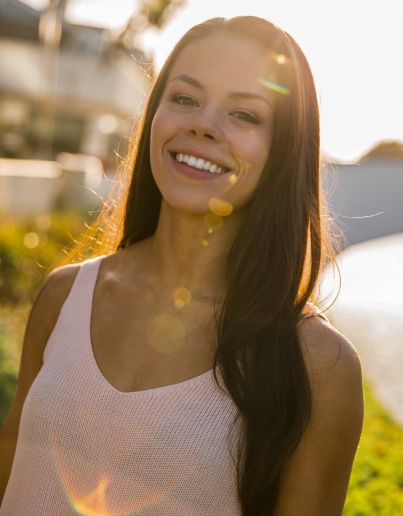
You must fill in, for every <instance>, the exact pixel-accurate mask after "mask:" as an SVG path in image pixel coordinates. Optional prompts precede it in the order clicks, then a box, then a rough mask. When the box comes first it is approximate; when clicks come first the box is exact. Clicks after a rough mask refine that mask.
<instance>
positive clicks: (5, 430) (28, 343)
mask: <svg viewBox="0 0 403 516" xmlns="http://www.w3.org/2000/svg"><path fill="white" fill-rule="evenodd" d="M77 267H78V266H77V265H67V266H64V267H60V268H57V269H55V270H53V271H52V272H51V273H50V274H49V275H48V276H47V277H46V278H45V280H44V282H43V283H42V286H41V288H40V290H39V293H38V295H37V297H36V299H35V301H34V303H33V305H32V307H31V311H30V314H29V317H28V322H27V325H26V328H25V334H24V342H23V348H22V354H21V361H20V370H19V374H18V380H17V389H16V393H15V396H14V400H13V402H12V404H11V407H10V410H9V412H8V415H7V418H6V419H5V422H4V424H3V427H2V429H1V431H0V463H1V468H0V503H1V501H2V500H3V497H4V493H5V490H6V487H7V483H8V480H9V477H10V473H11V467H12V463H13V460H14V453H15V448H16V444H17V437H18V427H19V424H20V418H21V412H22V408H23V405H24V401H25V398H26V396H27V394H28V391H29V389H30V387H31V385H32V383H33V381H34V380H35V378H36V376H37V374H38V373H39V370H40V369H41V367H42V357H43V351H44V349H45V346H46V343H47V341H48V339H49V336H50V334H51V333H52V330H53V328H54V326H55V324H56V321H57V318H58V316H59V313H60V310H61V307H62V305H63V303H64V300H65V299H66V297H67V295H68V293H69V291H70V289H71V286H72V284H73V282H74V278H75V275H76V273H77Z"/></svg>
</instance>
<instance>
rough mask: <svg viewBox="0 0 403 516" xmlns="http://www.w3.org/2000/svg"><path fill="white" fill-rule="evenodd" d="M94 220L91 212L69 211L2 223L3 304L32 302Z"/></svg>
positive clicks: (0, 298) (0, 279)
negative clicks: (86, 224) (76, 239)
mask: <svg viewBox="0 0 403 516" xmlns="http://www.w3.org/2000/svg"><path fill="white" fill-rule="evenodd" d="M90 219H91V217H90V215H89V214H88V213H77V212H68V211H66V212H54V213H49V214H43V215H39V216H37V217H33V218H31V219H28V220H26V221H24V222H12V221H4V220H3V221H0V305H19V304H24V303H27V302H30V303H32V302H33V300H34V297H35V295H36V292H37V289H38V286H39V284H40V283H41V282H42V280H43V278H44V277H45V276H46V275H47V273H48V272H49V271H50V270H51V269H52V268H53V265H54V264H55V263H56V262H57V260H58V259H60V257H61V256H64V255H65V253H63V250H65V249H69V248H71V247H72V245H73V243H74V239H75V238H78V236H79V234H80V232H81V231H83V230H84V229H85V223H90V222H91V220H90Z"/></svg>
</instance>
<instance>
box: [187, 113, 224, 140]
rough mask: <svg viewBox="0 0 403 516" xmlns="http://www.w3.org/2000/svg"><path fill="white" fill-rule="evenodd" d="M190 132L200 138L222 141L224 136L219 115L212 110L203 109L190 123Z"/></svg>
mask: <svg viewBox="0 0 403 516" xmlns="http://www.w3.org/2000/svg"><path fill="white" fill-rule="evenodd" d="M189 132H190V133H191V134H193V135H194V136H197V137H199V138H207V139H208V140H213V141H217V142H220V141H222V140H223V138H224V133H223V130H222V128H221V127H220V124H219V121H218V117H217V115H216V114H214V113H212V112H211V111H208V112H207V111H203V112H202V113H199V115H198V116H195V118H193V119H192V121H191V122H190V124H189Z"/></svg>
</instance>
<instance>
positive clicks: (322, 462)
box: [274, 317, 364, 516]
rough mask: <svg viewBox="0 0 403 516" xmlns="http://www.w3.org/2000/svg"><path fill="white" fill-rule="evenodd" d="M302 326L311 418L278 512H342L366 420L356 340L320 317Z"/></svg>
mask: <svg viewBox="0 0 403 516" xmlns="http://www.w3.org/2000/svg"><path fill="white" fill-rule="evenodd" d="M298 332H299V339H300V343H301V349H302V351H303V354H304V359H305V363H306V365H307V369H308V375H309V379H310V384H311V388H312V398H313V399H312V419H311V422H310V424H309V426H308V428H307V429H306V431H305V432H304V434H303V436H302V438H301V441H300V442H299V444H298V446H297V448H296V450H295V451H294V453H293V454H292V456H291V457H290V458H289V459H288V461H287V463H286V465H285V468H284V469H283V472H282V475H281V479H280V489H279V497H278V501H277V505H276V508H275V511H274V516H300V515H301V514H304V515H307V516H340V515H341V514H342V511H343V506H344V502H345V498H346V493H347V488H348V484H349V480H350V475H351V470H352V466H353V462H354V458H355V454H356V451H357V447H358V444H359V440H360V436H361V432H362V425H363V417H364V402H363V392H362V376H361V365H360V360H359V356H358V353H357V351H356V349H355V348H354V346H353V345H352V344H351V343H350V342H349V341H348V340H347V339H345V337H344V336H343V335H341V334H340V333H339V332H338V331H337V330H336V329H335V328H333V327H332V326H331V324H329V323H327V322H325V321H323V320H321V319H319V318H317V317H314V318H311V319H307V320H305V321H303V322H302V323H301V324H300V325H299V326H298Z"/></svg>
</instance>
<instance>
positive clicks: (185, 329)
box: [90, 273, 215, 392]
mask: <svg viewBox="0 0 403 516" xmlns="http://www.w3.org/2000/svg"><path fill="white" fill-rule="evenodd" d="M212 315H213V313H212V308H211V307H210V306H206V305H201V304H196V303H193V304H192V302H190V303H188V304H187V305H186V306H184V307H182V308H178V307H176V306H175V304H174V302H173V301H172V300H171V299H170V296H168V295H167V293H162V292H161V295H160V296H158V293H157V294H156V293H155V292H151V291H148V290H147V289H146V288H144V286H142V285H141V281H139V282H138V285H134V286H133V285H127V284H124V283H122V282H121V281H118V280H117V279H116V278H115V277H114V276H113V275H112V274H108V273H103V274H102V273H101V274H100V275H99V278H98V280H97V282H96V285H95V289H94V295H93V302H92V313H91V326H90V333H91V344H92V350H93V354H94V357H95V360H96V362H97V365H98V368H99V369H100V372H101V373H102V375H103V376H104V377H105V379H106V380H107V381H108V382H109V383H110V384H111V385H112V386H114V387H115V388H116V389H118V390H120V391H125V392H128V391H141V390H145V389H153V388H156V387H161V386H164V385H171V384H174V383H179V382H181V381H184V380H187V379H189V378H193V377H195V376H198V375H200V374H202V373H204V372H205V371H207V370H209V369H211V368H212V367H213V359H214V351H215V334H214V331H213V326H212V321H213V318H212Z"/></svg>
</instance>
